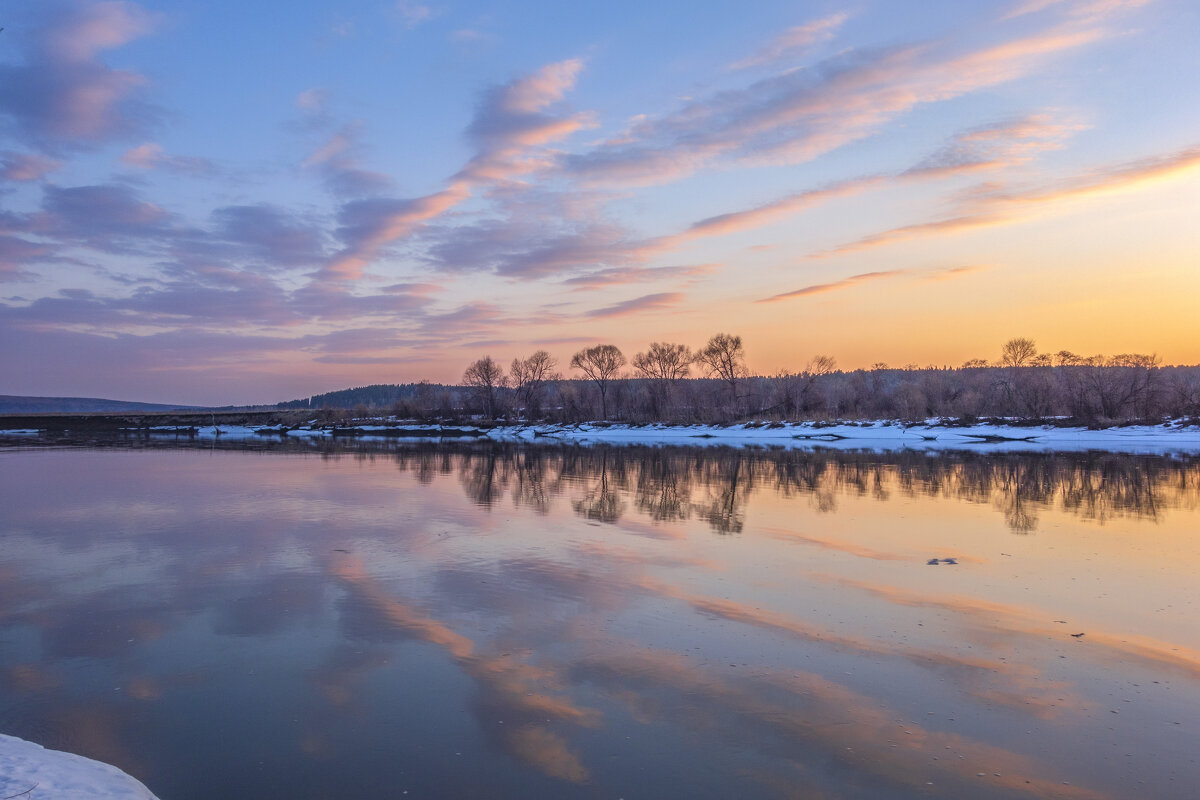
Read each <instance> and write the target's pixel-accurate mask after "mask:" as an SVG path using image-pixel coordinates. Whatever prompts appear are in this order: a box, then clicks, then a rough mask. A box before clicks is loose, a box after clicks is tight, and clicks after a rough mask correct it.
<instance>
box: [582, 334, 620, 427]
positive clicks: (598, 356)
mask: <svg viewBox="0 0 1200 800" xmlns="http://www.w3.org/2000/svg"><path fill="white" fill-rule="evenodd" d="M623 366H625V354H624V353H622V352H621V350H620V348H618V347H617V346H616V345H615V344H598V345H596V346H595V347H587V348H584V349H583V350H580V351H579V352H578V353H576V354H575V355H573V356H571V367H572V368H573V369H577V370H579V371H580V372H582V373H583V374H584V375H585V376H586V377H587V379H588V380H590V381H591V382H592V383H594V384H596V388H597V389H599V390H600V416H601V418H604V419H607V418H608V385H609V384H610V383H611V382H612V381H613V380H614V379H616V378H617V376H618V375H619V374H620V371H621V367H623Z"/></svg>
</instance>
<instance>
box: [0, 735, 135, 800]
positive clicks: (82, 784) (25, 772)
mask: <svg viewBox="0 0 1200 800" xmlns="http://www.w3.org/2000/svg"><path fill="white" fill-rule="evenodd" d="M30 790H32V791H30ZM0 797H31V798H39V797H45V798H54V800H157V798H155V796H154V795H153V794H152V793H151V792H150V790H149V789H147V788H146V787H145V786H143V785H142V784H141V783H140V782H139V781H137V780H135V779H133V778H131V777H129V776H128V775H126V774H125V773H124V772H122V771H121V770H119V769H117V768H116V767H114V766H111V765H109V764H104V763H102V762H100V761H92V760H91V759H90V758H84V757H83V756H77V755H74V754H73V753H64V752H61V751H59V750H47V749H46V748H44V747H42V746H41V745H39V744H34V743H33V742H27V741H25V740H24V739H18V738H17V737H15V736H5V735H4V734H0Z"/></svg>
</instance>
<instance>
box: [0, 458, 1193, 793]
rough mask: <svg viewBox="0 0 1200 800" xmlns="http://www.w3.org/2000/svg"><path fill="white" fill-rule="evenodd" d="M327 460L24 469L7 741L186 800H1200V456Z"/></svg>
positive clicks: (8, 648) (9, 608) (5, 470)
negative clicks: (104, 765) (91, 761)
mask: <svg viewBox="0 0 1200 800" xmlns="http://www.w3.org/2000/svg"><path fill="white" fill-rule="evenodd" d="M322 447H323V448H324V449H323V450H322V451H320V452H314V451H311V450H306V451H297V450H292V449H289V448H288V447H286V446H284V445H282V444H280V445H277V446H276V445H266V444H264V445H261V446H259V447H258V448H256V449H248V448H247V449H242V448H238V447H232V448H223V449H222V448H212V449H209V448H206V447H174V446H170V447H167V446H157V447H130V446H125V445H122V446H116V447H106V448H102V449H97V448H74V447H72V448H46V449H37V448H31V449H19V450H14V449H10V450H0V487H2V489H0V491H2V493H3V502H2V503H0V731H2V732H4V733H8V734H12V735H17V736H21V737H23V738H26V739H31V740H34V741H37V742H39V743H42V744H45V745H47V746H50V747H56V748H60V749H66V750H70V751H73V752H78V753H81V754H83V755H87V756H89V757H92V758H98V759H101V760H104V761H108V762H110V763H113V764H116V765H117V766H119V767H121V768H122V769H124V770H126V771H127V772H129V773H131V774H133V775H134V776H136V777H137V778H139V779H140V780H142V781H143V782H145V783H146V784H147V785H148V786H149V787H150V788H151V789H152V790H153V791H155V792H156V793H157V794H158V795H159V796H160V797H162V798H163V800H187V799H188V798H202V797H203V798H209V797H213V796H223V797H255V798H324V797H355V798H385V797H386V798H392V797H397V796H404V795H403V794H402V793H403V792H407V793H408V795H407V796H409V797H451V796H452V797H528V796H543V797H552V796H557V797H597V798H616V797H624V798H639V797H641V798H650V797H655V798H657V797H687V798H701V797H713V798H716V797H789V798H790V797H804V798H809V797H811V798H833V797H836V798H878V797H888V798H909V797H912V798H929V797H945V798H960V797H978V798H992V797H995V798H1008V797H1014V798H1015V797H1039V798H1040V797H1063V798H1130V797H1153V798H1192V797H1194V796H1195V793H1196V787H1197V786H1200V765H1198V764H1197V756H1196V752H1197V750H1198V749H1200V748H1198V747H1197V745H1198V744H1200V736H1198V731H1197V720H1200V626H1198V625H1197V624H1196V618H1197V611H1200V602H1198V601H1200V583H1198V581H1197V574H1198V571H1197V567H1198V566H1200V459H1187V458H1179V457H1173V458H1163V457H1137V456H1117V455H1111V454H1101V453H1090V454H1069V455H1031V454H1021V455H1014V454H1009V455H994V456H989V455H982V454H977V453H976V454H956V453H946V454H936V455H935V454H923V453H893V454H885V455H881V454H871V453H845V452H839V453H831V452H821V451H809V452H803V451H787V452H782V451H778V452H777V451H769V450H762V451H755V450H743V449H721V448H710V449H703V450H697V449H688V448H638V447H629V448H609V447H594V448H589V447H559V446H553V447H544V448H539V447H522V446H518V445H493V444H464V445H432V444H420V443H398V444H387V445H376V446H363V445H360V446H358V447H357V448H356V447H354V446H344V445H336V446H335V445H328V446H325V445H322ZM930 559H938V560H939V561H938V563H937V564H936V565H931V564H929V563H928V562H929V560H930ZM943 559H953V560H954V561H955V562H956V563H947V562H945V561H943ZM1079 634H1082V635H1079ZM4 788H5V786H4V784H3V781H2V780H0V790H2V789H4ZM20 788H24V787H20ZM0 794H3V792H2V791H0Z"/></svg>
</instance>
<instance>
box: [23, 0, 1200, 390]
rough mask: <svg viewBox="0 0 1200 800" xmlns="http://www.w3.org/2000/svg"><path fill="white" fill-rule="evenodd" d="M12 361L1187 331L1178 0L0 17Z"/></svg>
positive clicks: (1192, 288) (199, 362)
mask: <svg viewBox="0 0 1200 800" xmlns="http://www.w3.org/2000/svg"><path fill="white" fill-rule="evenodd" d="M0 25H3V26H4V27H5V30H4V31H3V32H2V33H0V336H2V337H3V340H4V343H5V347H4V348H3V351H2V353H0V374H2V375H3V379H2V380H0V393H9V394H42V395H92V396H95V395H99V396H111V397H129V398H138V399H144V400H164V401H174V402H178V401H186V402H204V403H243V402H270V401H274V400H280V399H285V398H290V397H295V396H303V395H307V394H311V393H316V392H320V391H325V390H329V389H334V388H341V387H343V386H346V385H352V384H363V383H374V382H395V381H407V380H417V379H421V378H429V379H432V380H436V381H455V380H457V379H458V377H459V376H460V375H461V374H462V369H463V368H464V366H465V365H466V364H467V363H468V362H469V361H470V360H473V359H474V358H477V357H479V356H480V355H483V354H485V353H486V354H490V355H492V356H494V357H496V358H498V359H499V360H501V361H502V362H507V360H510V359H511V358H513V357H514V356H522V355H526V354H528V353H529V352H532V351H533V350H535V349H539V348H545V349H548V350H550V351H551V352H552V353H553V354H555V355H556V356H557V357H558V358H559V361H560V363H561V364H564V365H565V364H566V363H567V362H568V361H569V359H570V355H571V353H572V352H574V351H575V350H576V349H579V348H580V347H582V346H585V345H588V344H592V343H595V342H599V341H604V342H612V343H615V344H617V345H618V346H620V347H621V348H622V349H623V350H625V351H626V353H627V354H628V355H630V356H632V355H633V353H635V352H637V351H638V350H640V349H644V348H645V347H646V346H647V344H648V343H649V342H650V341H656V340H665V341H679V342H684V343H687V344H692V345H697V344H701V343H703V341H704V340H705V339H707V338H708V336H710V335H711V334H713V333H715V332H717V331H722V330H727V331H729V332H732V333H739V334H741V335H742V336H743V337H744V339H745V341H746V345H747V352H748V358H749V362H750V367H751V369H752V370H754V371H755V372H759V373H764V374H770V373H774V372H776V371H778V370H782V369H798V368H799V367H801V366H802V365H803V363H805V362H806V361H807V360H808V358H810V357H811V356H812V355H815V354H817V353H822V354H827V355H831V356H833V357H835V358H836V359H837V360H838V362H839V364H840V365H842V366H843V367H847V368H853V367H859V366H867V365H870V364H871V363H874V362H877V361H884V362H888V363H893V364H897V365H899V364H905V363H919V364H922V365H923V364H927V363H935V364H958V363H961V362H962V361H965V360H966V359H968V358H975V357H983V358H994V357H995V356H996V354H997V352H998V350H999V346H1000V344H1001V343H1002V342H1003V341H1004V340H1006V339H1007V338H1010V337H1011V336H1017V335H1024V336H1030V337H1032V338H1035V339H1036V340H1037V341H1038V343H1039V345H1040V346H1041V347H1042V348H1043V349H1044V350H1047V351H1057V350H1060V349H1069V350H1072V351H1075V352H1077V353H1080V354H1083V355H1090V354H1093V353H1101V352H1104V353H1110V354H1111V353H1114V352H1130V351H1135V352H1155V353H1158V354H1159V355H1161V356H1162V357H1163V358H1164V360H1165V361H1167V362H1168V363H1172V362H1174V363H1184V362H1186V363H1195V362H1197V361H1200V336H1197V335H1196V334H1197V329H1196V323H1195V321H1194V319H1193V318H1194V313H1195V312H1194V301H1193V300H1191V299H1190V298H1194V297H1195V296H1196V295H1197V292H1200V269H1198V267H1200V264H1197V253H1200V232H1198V231H1197V228H1198V227H1200V226H1197V225H1196V224H1195V219H1196V211H1197V209H1198V208H1200V169H1198V167H1200V88H1198V87H1197V84H1196V82H1195V81H1194V80H1192V77H1193V76H1195V75H1196V74H1200V69H1198V68H1200V51H1198V50H1197V48H1196V47H1195V33H1196V31H1198V30H1200V7H1197V5H1196V4H1195V3H1193V2H1186V1H1185V0H1007V2H994V3H988V2H973V3H961V2H940V3H920V4H916V3H894V2H860V3H853V4H847V3H838V2H828V3H771V2H755V3H753V4H746V3H704V2H690V3H637V4H635V3H619V2H607V3H569V4H568V3H551V2H542V3H533V2H515V1H514V2H506V3H488V2H474V3H467V2H446V3H435V2H412V1H411V0H410V1H409V2H356V3H338V4H327V3H305V2H289V3H276V2H261V3H255V4H240V3H232V2H222V0H206V1H205V2H200V1H199V0H194V1H187V0H185V1H183V2H170V3H167V2H140V3H134V2H87V1H85V0H69V1H67V0H50V1H49V2H38V3H18V4H11V3H10V4H7V5H6V6H5V7H4V9H3V10H2V11H0Z"/></svg>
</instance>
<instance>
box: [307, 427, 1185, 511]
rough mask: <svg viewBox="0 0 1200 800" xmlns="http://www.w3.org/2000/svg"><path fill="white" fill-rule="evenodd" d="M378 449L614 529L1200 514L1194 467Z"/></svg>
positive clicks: (1047, 457) (1042, 458) (958, 456)
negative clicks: (886, 515) (795, 514)
mask: <svg viewBox="0 0 1200 800" xmlns="http://www.w3.org/2000/svg"><path fill="white" fill-rule="evenodd" d="M388 447H390V448H391V451H392V454H393V456H394V457H395V459H396V461H397V464H398V465H399V467H400V468H401V469H402V470H406V471H411V472H412V473H413V474H414V477H416V479H417V480H420V481H423V482H424V481H430V480H433V479H435V477H436V474H448V473H450V472H453V471H457V472H458V473H459V475H460V477H461V481H462V485H463V488H464V490H465V491H466V492H467V494H468V496H469V497H470V498H471V499H472V500H473V501H474V502H476V503H479V504H480V505H484V506H489V507H490V506H491V505H493V504H494V503H495V502H496V501H497V500H499V499H500V498H501V497H503V496H504V494H505V492H506V491H507V490H508V488H509V487H511V488H512V494H513V501H514V502H515V503H516V504H518V505H522V506H527V507H529V508H532V509H534V510H536V511H538V512H546V511H547V510H548V509H549V507H550V504H551V502H552V500H553V498H554V497H555V496H557V495H559V494H561V493H563V492H565V491H572V492H578V491H579V487H583V491H582V494H581V495H579V497H578V499H577V500H575V501H573V502H572V507H573V508H574V509H575V511H576V513H578V514H581V515H583V516H585V517H587V518H588V519H594V520H599V521H603V522H616V521H617V520H619V519H620V518H621V516H622V515H623V514H624V513H625V510H626V508H627V506H628V505H631V504H632V505H633V506H634V507H635V508H636V509H637V510H638V511H640V512H641V513H643V514H645V515H646V516H647V517H649V518H650V519H652V520H655V521H659V522H670V521H681V520H686V519H688V518H689V517H690V516H692V515H695V516H697V517H698V518H700V519H703V520H705V521H706V522H708V523H709V524H710V525H712V527H713V529H714V530H716V531H718V532H721V533H733V532H738V531H741V530H742V528H743V526H744V524H745V512H746V507H747V505H748V504H749V503H750V502H751V500H750V498H751V495H752V494H754V491H755V490H756V489H757V488H759V487H766V488H771V489H774V491H776V492H777V493H779V494H780V495H782V496H783V497H787V498H791V497H795V498H797V499H798V498H801V497H804V498H807V499H808V501H809V502H810V504H811V505H812V506H813V507H814V508H816V509H817V510H818V511H833V510H835V508H836V500H837V498H838V496H839V495H840V494H850V495H856V496H859V497H871V498H873V499H875V500H877V501H886V500H888V499H889V498H890V497H891V496H892V495H893V494H894V493H897V492H899V493H900V494H902V495H903V496H908V497H941V498H946V499H951V500H958V501H965V502H970V503H978V504H981V505H990V506H992V507H994V508H996V509H997V510H998V511H999V512H1000V513H1001V514H1003V516H1004V519H1005V521H1006V523H1007V524H1008V526H1009V527H1010V528H1011V529H1012V530H1013V531H1015V532H1021V533H1030V532H1032V531H1034V530H1036V529H1037V526H1038V524H1039V519H1040V517H1041V516H1042V515H1043V514H1044V512H1046V511H1048V510H1050V509H1053V508H1059V509H1061V510H1064V511H1067V512H1069V513H1072V514H1075V515H1078V516H1080V517H1082V518H1085V519H1090V520H1095V521H1097V522H1101V523H1103V522H1106V521H1108V520H1110V519H1113V518H1117V517H1121V516H1129V517H1135V518H1138V519H1148V520H1157V519H1159V518H1161V516H1162V514H1163V512H1164V511H1165V510H1166V509H1168V508H1174V507H1184V508H1196V507H1200V457H1190V458H1178V457H1173V458H1168V457H1163V456H1131V455H1123V454H1115V453H995V454H992V453H979V452H948V453H937V454H930V453H925V452H915V451H912V452H909V451H906V452H895V453H868V452H852V451H835V450H777V451H772V450H751V449H740V448H729V447H718V448H703V449H701V448H688V447H638V446H631V447H580V446H564V445H549V446H529V445H521V444H515V443H512V444H509V443H494V442H473V443H463V444H436V443H430V442H424V443H415V442H413V443H399V444H390V445H388ZM330 456H331V457H336V454H334V453H331V454H330Z"/></svg>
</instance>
